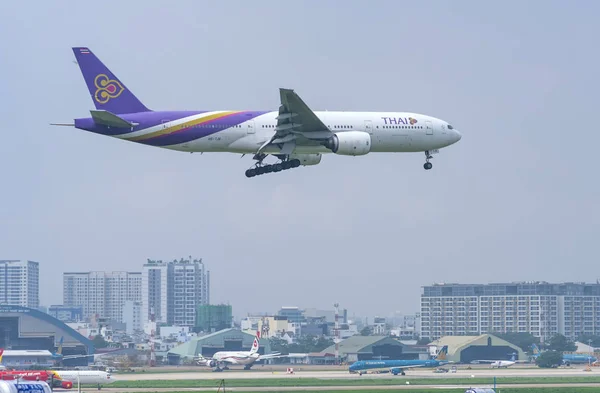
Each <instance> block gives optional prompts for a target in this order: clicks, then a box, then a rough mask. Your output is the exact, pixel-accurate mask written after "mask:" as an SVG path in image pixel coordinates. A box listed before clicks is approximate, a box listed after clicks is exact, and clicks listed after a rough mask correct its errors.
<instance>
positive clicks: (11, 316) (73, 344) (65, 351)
mask: <svg viewBox="0 0 600 393" xmlns="http://www.w3.org/2000/svg"><path fill="white" fill-rule="evenodd" d="M61 338H62V340H63V343H62V355H63V356H70V355H93V354H94V344H93V343H92V341H91V340H89V339H88V338H86V337H84V336H82V335H81V334H79V333H78V332H77V331H75V330H73V329H72V328H70V327H69V326H67V325H66V324H65V323H63V322H61V321H60V320H58V319H56V318H54V317H53V316H51V315H49V314H46V313H44V312H42V311H39V310H36V309H34V308H28V307H22V306H11V305H6V304H2V305H0V348H4V349H6V350H41V351H49V352H50V353H51V354H52V355H53V356H52V357H53V359H54V360H57V361H60V360H61V356H60V355H57V352H58V351H59V345H60V340H61ZM88 360H93V357H92V356H89V357H87V356H81V357H77V358H72V359H64V360H63V362H62V363H63V366H87V364H88V363H89V362H88ZM8 361H9V358H8V357H7V358H6V360H5V363H7V362H8ZM15 361H17V360H16V358H15ZM35 361H36V360H34V359H33V358H32V359H25V358H22V357H19V360H18V364H17V365H20V366H22V365H25V364H31V365H33V363H34V362H35ZM6 365H8V364H6Z"/></svg>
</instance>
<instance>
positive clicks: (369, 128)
mask: <svg viewBox="0 0 600 393" xmlns="http://www.w3.org/2000/svg"><path fill="white" fill-rule="evenodd" d="M365 132H368V133H369V134H371V135H373V122H372V121H371V120H365Z"/></svg>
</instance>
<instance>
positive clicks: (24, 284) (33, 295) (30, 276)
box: [0, 260, 40, 308]
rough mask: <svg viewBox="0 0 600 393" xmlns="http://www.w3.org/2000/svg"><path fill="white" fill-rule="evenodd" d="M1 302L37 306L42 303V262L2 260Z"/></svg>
mask: <svg viewBox="0 0 600 393" xmlns="http://www.w3.org/2000/svg"><path fill="white" fill-rule="evenodd" d="M0 304H8V305H12V306H22V307H30V308H37V307H39V305H40V264H39V263H38V262H32V261H25V260H0Z"/></svg>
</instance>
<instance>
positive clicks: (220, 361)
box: [217, 358, 238, 364]
mask: <svg viewBox="0 0 600 393" xmlns="http://www.w3.org/2000/svg"><path fill="white" fill-rule="evenodd" d="M217 362H218V363H229V364H238V361H237V360H236V359H235V358H223V359H221V360H218V361H217Z"/></svg>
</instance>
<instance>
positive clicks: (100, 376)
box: [57, 370, 115, 386]
mask: <svg viewBox="0 0 600 393" xmlns="http://www.w3.org/2000/svg"><path fill="white" fill-rule="evenodd" d="M57 373H58V375H59V376H60V377H61V378H62V379H64V380H65V381H71V382H73V385H74V386H76V385H77V381H79V383H80V384H81V385H88V384H90V385H91V384H93V385H96V384H101V385H105V384H109V383H113V382H115V378H114V377H113V376H112V375H111V374H109V373H107V372H106V371H94V370H61V371H57Z"/></svg>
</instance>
